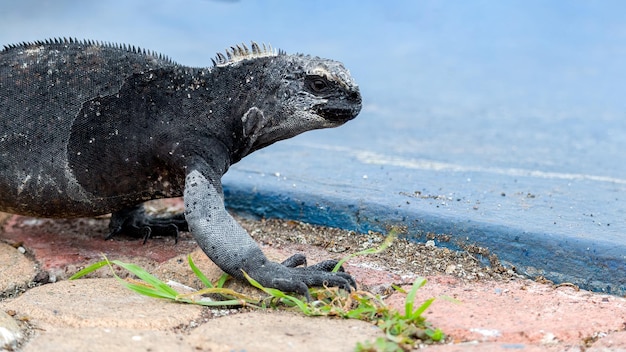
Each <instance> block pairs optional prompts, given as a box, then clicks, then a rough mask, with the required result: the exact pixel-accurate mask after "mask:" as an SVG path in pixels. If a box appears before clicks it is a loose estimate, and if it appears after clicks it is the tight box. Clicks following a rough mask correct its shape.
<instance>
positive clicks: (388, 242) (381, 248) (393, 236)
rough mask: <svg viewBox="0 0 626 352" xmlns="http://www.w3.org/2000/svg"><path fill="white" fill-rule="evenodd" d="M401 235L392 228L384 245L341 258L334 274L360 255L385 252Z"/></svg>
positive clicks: (334, 269)
mask: <svg viewBox="0 0 626 352" xmlns="http://www.w3.org/2000/svg"><path fill="white" fill-rule="evenodd" d="M399 233H400V231H399V230H398V229H397V228H395V227H394V228H392V229H391V231H389V233H388V234H387V237H386V238H385V240H384V241H383V243H382V244H381V245H380V246H378V247H376V248H368V249H364V250H362V251H359V252H356V253H352V254H349V255H347V256H345V257H343V258H341V259H340V260H339V261H338V262H337V265H335V267H334V268H333V270H332V272H337V271H338V270H339V268H341V266H342V265H343V264H344V263H345V262H347V261H348V260H350V259H352V258H354V257H356V256H359V255H369V254H376V253H380V252H382V251H384V250H385V249H387V248H389V246H391V244H392V243H393V241H395V240H396V238H398V234H399Z"/></svg>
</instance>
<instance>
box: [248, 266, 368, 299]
mask: <svg viewBox="0 0 626 352" xmlns="http://www.w3.org/2000/svg"><path fill="white" fill-rule="evenodd" d="M300 265H304V267H299V266H300ZM335 265H337V261H336V260H325V261H323V262H319V263H317V264H315V265H311V266H308V267H307V266H306V257H305V256H304V255H302V254H296V255H293V256H291V257H289V258H287V260H285V261H284V262H282V263H280V264H279V263H273V262H267V263H266V264H265V265H263V266H261V267H260V268H258V270H256V271H255V272H252V273H248V275H250V277H252V278H253V279H255V280H257V281H258V282H259V283H260V284H261V285H263V286H265V287H272V288H276V289H279V290H281V291H285V292H296V293H299V294H301V295H303V296H305V297H306V299H307V300H308V301H309V302H310V301H311V295H310V294H309V289H308V288H309V287H322V286H328V287H339V288H341V289H344V290H346V291H352V288H353V287H354V288H356V281H354V278H352V276H350V274H348V273H346V272H344V269H343V267H340V268H339V271H338V272H336V273H334V272H332V270H333V268H334V267H335Z"/></svg>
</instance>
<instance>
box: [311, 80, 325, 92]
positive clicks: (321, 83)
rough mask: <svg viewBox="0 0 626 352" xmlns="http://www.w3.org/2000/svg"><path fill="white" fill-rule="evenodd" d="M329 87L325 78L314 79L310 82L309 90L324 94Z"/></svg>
mask: <svg viewBox="0 0 626 352" xmlns="http://www.w3.org/2000/svg"><path fill="white" fill-rule="evenodd" d="M328 87H329V84H328V82H327V81H326V80H325V79H323V78H312V79H310V80H309V88H311V90H312V91H313V92H315V93H323V92H324V91H325V90H326V89H328Z"/></svg>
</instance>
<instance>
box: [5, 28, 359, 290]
mask: <svg viewBox="0 0 626 352" xmlns="http://www.w3.org/2000/svg"><path fill="white" fill-rule="evenodd" d="M227 56H228V57H227ZM227 56H225V55H223V54H218V56H217V58H216V59H215V60H214V65H213V66H212V67H208V68H191V67H186V66H182V65H179V64H177V63H174V62H172V61H171V60H169V59H167V58H164V57H163V56H160V55H156V54H154V53H150V52H148V53H146V52H145V51H140V50H138V49H135V48H134V47H126V46H120V45H111V44H100V43H97V42H93V41H86V42H83V41H77V40H66V39H60V40H59V39H56V40H47V41H41V42H35V43H24V44H18V45H10V46H5V49H4V50H2V51H0V210H1V211H6V212H11V213H16V214H24V215H31V216H40V217H83V216H94V215H101V214H105V213H114V215H113V218H112V221H111V225H110V227H111V234H112V235H114V234H116V233H119V232H136V233H139V234H140V235H142V236H144V238H147V237H148V236H150V233H152V232H154V231H158V232H171V233H176V234H177V233H178V230H187V229H189V230H190V231H191V233H192V234H193V236H194V238H195V239H196V240H197V242H198V244H199V245H200V247H201V248H202V249H203V250H204V252H205V253H206V254H207V255H208V256H209V257H210V258H211V260H213V261H214V262H215V263H216V264H217V265H218V266H219V267H220V268H222V269H223V270H224V271H225V272H227V273H229V274H230V275H232V276H234V277H236V278H239V279H242V278H243V275H242V271H245V272H246V273H248V274H249V275H250V276H251V277H252V278H254V279H255V280H257V281H259V282H260V283H261V284H263V285H265V286H267V287H274V288H278V289H281V290H285V291H295V292H299V293H302V294H305V295H307V287H310V286H320V285H323V284H326V285H330V286H339V287H342V288H345V289H350V286H354V285H355V283H354V280H353V279H352V277H350V276H349V275H348V274H346V273H343V272H339V273H331V272H329V270H330V268H331V267H332V262H323V263H320V264H319V265H314V266H311V267H308V268H303V267H296V266H297V265H299V264H303V263H304V260H303V259H304V257H301V256H298V257H296V258H292V259H290V260H287V261H286V262H284V263H282V264H279V263H273V262H270V261H268V259H267V258H266V257H265V255H264V254H263V253H262V252H261V250H260V249H259V247H258V245H257V244H256V243H255V242H254V241H253V240H252V239H251V238H250V236H249V235H248V234H247V233H246V231H245V230H243V229H242V228H241V226H239V224H237V222H236V221H235V220H234V219H233V218H232V217H231V216H230V215H229V214H228V212H227V211H226V210H225V208H224V195H223V192H222V186H221V177H222V175H224V173H225V172H226V171H227V170H228V168H229V167H230V165H232V164H234V163H236V162H237V161H239V160H241V158H243V157H245V156H246V155H248V154H250V153H252V152H253V151H255V150H258V149H260V148H263V147H265V146H268V145H270V144H272V143H274V142H276V141H279V140H282V139H286V138H290V137H293V136H295V135H297V134H300V133H302V132H305V131H308V130H313V129H319V128H329V127H336V126H339V125H342V124H343V123H345V122H346V121H348V120H351V119H353V118H354V117H356V116H357V114H358V113H359V111H360V109H361V96H360V93H359V89H358V87H357V85H356V84H355V83H354V81H353V80H352V78H351V76H350V74H349V72H348V71H347V70H346V69H345V68H344V67H343V65H342V64H340V63H338V62H336V61H331V60H326V59H321V58H317V57H311V56H305V55H287V54H284V53H282V52H278V53H276V52H274V50H272V49H268V48H260V47H259V46H257V45H256V44H254V43H253V45H252V50H248V49H247V48H245V47H243V46H242V47H239V46H237V47H233V48H232V49H231V50H230V51H227ZM180 196H183V197H184V202H185V213H184V218H183V217H182V215H181V216H177V217H174V218H173V219H170V220H171V221H168V222H164V221H163V219H154V218H150V217H149V216H145V215H144V214H143V209H142V207H141V204H142V203H143V202H145V201H147V200H151V199H158V198H168V197H180Z"/></svg>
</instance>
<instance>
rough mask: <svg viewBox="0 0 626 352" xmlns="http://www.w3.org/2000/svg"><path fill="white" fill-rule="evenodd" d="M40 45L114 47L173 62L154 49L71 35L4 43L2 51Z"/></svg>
mask: <svg viewBox="0 0 626 352" xmlns="http://www.w3.org/2000/svg"><path fill="white" fill-rule="evenodd" d="M42 45H85V46H99V47H103V48H114V49H120V50H124V51H128V52H131V53H135V54H140V55H145V56H151V57H154V58H157V59H159V60H163V61H166V62H168V63H172V64H173V63H174V61H172V59H170V58H169V57H167V56H165V55H163V54H160V53H157V52H155V51H150V50H146V49H142V48H140V47H136V46H134V45H127V44H118V43H111V42H102V41H98V40H91V39H85V40H80V39H76V38H72V37H69V38H67V37H63V38H59V37H57V38H48V39H45V40H36V41H34V42H21V43H17V44H8V45H4V48H3V51H6V50H11V49H19V48H26V47H32V46H42Z"/></svg>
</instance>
